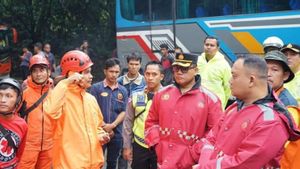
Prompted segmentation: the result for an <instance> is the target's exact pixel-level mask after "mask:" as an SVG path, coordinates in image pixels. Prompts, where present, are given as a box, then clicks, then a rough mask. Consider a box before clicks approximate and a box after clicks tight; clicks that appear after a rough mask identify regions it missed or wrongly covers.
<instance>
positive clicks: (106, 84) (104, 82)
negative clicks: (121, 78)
mask: <svg viewBox="0 0 300 169" xmlns="http://www.w3.org/2000/svg"><path fill="white" fill-rule="evenodd" d="M103 85H104V87H109V88H111V90H115V89H117V88H118V87H119V84H118V82H116V83H115V84H114V85H112V86H109V85H108V83H107V80H106V79H104V80H103Z"/></svg>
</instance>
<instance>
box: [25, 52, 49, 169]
mask: <svg viewBox="0 0 300 169" xmlns="http://www.w3.org/2000/svg"><path fill="white" fill-rule="evenodd" d="M29 72H30V76H28V78H27V80H26V84H27V87H26V89H25V90H24V94H23V100H24V101H25V103H26V109H25V111H24V112H23V113H24V114H21V116H23V117H24V118H25V119H26V121H27V124H28V134H27V139H26V147H25V150H24V154H26V155H24V156H22V158H21V161H20V168H22V169H27V168H28V169H32V168H36V169H49V168H51V162H52V152H51V150H52V146H53V128H52V124H51V123H52V122H51V120H50V119H49V117H48V116H46V115H45V112H44V109H43V107H44V106H43V102H44V99H45V98H46V96H47V94H48V90H49V89H50V88H51V87H52V80H51V79H50V74H51V71H50V65H49V62H48V59H47V58H46V57H44V56H41V55H34V56H32V57H31V58H30V61H29ZM28 110H29V111H30V112H29V111H28Z"/></svg>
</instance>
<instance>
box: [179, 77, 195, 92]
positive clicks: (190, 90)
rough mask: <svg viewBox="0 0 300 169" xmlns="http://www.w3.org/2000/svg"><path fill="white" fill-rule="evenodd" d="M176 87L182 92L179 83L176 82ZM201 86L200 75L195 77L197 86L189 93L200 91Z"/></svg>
mask: <svg viewBox="0 0 300 169" xmlns="http://www.w3.org/2000/svg"><path fill="white" fill-rule="evenodd" d="M174 85H175V86H176V87H177V88H178V89H179V90H180V86H179V84H178V83H176V82H174ZM200 85H201V77H200V75H196V76H195V84H194V86H193V87H192V88H191V89H190V90H189V91H191V90H194V89H198V88H199V87H200Z"/></svg>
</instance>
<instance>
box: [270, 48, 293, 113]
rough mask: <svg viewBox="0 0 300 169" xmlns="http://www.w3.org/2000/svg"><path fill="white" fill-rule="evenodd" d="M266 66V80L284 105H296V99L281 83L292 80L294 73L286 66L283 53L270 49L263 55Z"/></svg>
mask: <svg viewBox="0 0 300 169" xmlns="http://www.w3.org/2000/svg"><path fill="white" fill-rule="evenodd" d="M265 60H266V62H267V66H268V82H269V84H270V85H271V86H272V89H273V90H274V91H275V92H276V95H277V96H278V97H279V99H280V101H281V102H282V103H283V104H284V105H285V106H296V107H298V103H297V100H296V99H295V98H294V97H293V96H292V95H291V94H290V92H289V91H288V90H287V89H286V88H284V86H283V84H284V83H288V82H289V81H291V80H293V78H294V73H293V71H292V70H291V69H290V68H289V66H288V61H287V58H286V57H285V55H284V54H283V53H282V52H280V51H271V52H268V53H267V54H266V55H265Z"/></svg>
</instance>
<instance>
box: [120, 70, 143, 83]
mask: <svg viewBox="0 0 300 169" xmlns="http://www.w3.org/2000/svg"><path fill="white" fill-rule="evenodd" d="M142 81H143V76H142V75H141V74H140V73H138V76H137V77H136V78H135V79H133V80H131V79H130V78H129V77H128V73H127V74H126V75H124V78H123V85H127V84H129V83H134V84H136V85H141V83H142Z"/></svg>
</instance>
